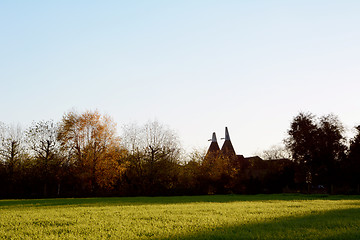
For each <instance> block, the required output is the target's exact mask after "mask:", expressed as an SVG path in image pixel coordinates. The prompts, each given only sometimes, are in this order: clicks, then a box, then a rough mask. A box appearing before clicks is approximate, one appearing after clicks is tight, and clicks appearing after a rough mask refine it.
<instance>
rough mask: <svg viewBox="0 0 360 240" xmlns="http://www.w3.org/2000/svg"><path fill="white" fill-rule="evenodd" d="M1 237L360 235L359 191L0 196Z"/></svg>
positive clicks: (112, 237)
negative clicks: (338, 193) (341, 193)
mask: <svg viewBox="0 0 360 240" xmlns="http://www.w3.org/2000/svg"><path fill="white" fill-rule="evenodd" d="M0 238H1V239H360V196H327V195H254V196H242V195H225V196H221V195H218V196H193V197H187V196H184V197H134V198H86V199H39V200H0Z"/></svg>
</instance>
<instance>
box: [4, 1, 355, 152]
mask: <svg viewBox="0 0 360 240" xmlns="http://www.w3.org/2000/svg"><path fill="white" fill-rule="evenodd" d="M359 13H360V1H331V0H326V1H325V0H322V1H307V0H305V1H270V0H268V1H265V0H264V1H245V0H244V1H205V0H203V1H202V0H197V1H196V0H195V1H194V0H192V1H10V0H9V1H6V0H5V1H1V2H0V33H1V35H0V83H1V87H0V89H1V92H0V109H1V115H0V116H1V118H0V121H1V122H5V123H20V124H22V125H23V126H28V125H29V124H30V123H31V122H32V121H39V120H48V119H53V120H55V121H59V120H60V119H61V117H62V115H63V114H64V113H65V112H67V111H69V110H70V109H73V108H75V109H77V110H78V111H83V110H87V109H90V110H95V109H98V110H99V111H100V112H101V113H106V114H109V115H110V116H112V117H113V119H114V121H115V122H116V123H117V124H118V127H119V129H121V126H122V125H123V124H127V123H129V122H137V123H139V124H142V123H145V122H147V121H148V120H151V119H157V120H158V121H160V122H162V123H164V124H166V125H168V126H169V127H170V128H172V129H174V130H175V131H176V132H177V133H178V134H179V137H180V139H181V142H182V144H183V146H184V148H185V149H188V150H191V148H207V147H208V146H209V142H208V141H207V140H208V139H210V138H211V134H212V132H214V131H215V132H216V133H217V137H218V140H219V144H220V146H221V144H222V141H220V138H221V137H224V129H225V126H227V127H228V128H229V132H230V137H231V140H232V142H233V145H234V148H235V150H236V152H237V153H238V154H243V155H245V156H251V155H253V154H254V153H257V152H260V151H262V150H264V149H267V148H269V147H270V146H271V145H274V144H279V143H281V142H282V140H283V139H284V138H285V136H286V131H287V129H288V128H289V126H290V122H291V120H292V118H293V117H294V116H295V115H297V114H298V113H299V111H308V112H311V113H313V114H315V115H317V116H321V115H324V114H329V113H334V114H336V115H338V116H339V118H340V120H341V121H342V122H343V123H344V125H345V126H346V127H348V129H349V130H350V129H351V128H352V127H353V126H355V125H356V124H360V97H359V94H358V93H359V89H360V81H359V76H360V27H359V26H360V14H359Z"/></svg>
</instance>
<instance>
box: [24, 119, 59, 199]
mask: <svg viewBox="0 0 360 240" xmlns="http://www.w3.org/2000/svg"><path fill="white" fill-rule="evenodd" d="M57 135H58V126H57V124H56V123H54V122H53V121H39V122H34V123H33V124H32V126H31V127H30V128H29V129H28V131H27V132H26V140H27V143H28V146H29V148H30V150H31V154H32V156H33V158H34V159H35V162H36V166H37V168H38V169H39V173H38V174H39V175H40V176H41V178H42V181H43V182H44V196H46V195H47V188H48V182H49V181H51V179H53V178H55V179H56V181H57V187H58V190H57V193H58V195H59V194H60V175H61V172H60V170H61V167H60V165H61V157H60V154H59V150H60V143H59V141H58V140H57Z"/></svg>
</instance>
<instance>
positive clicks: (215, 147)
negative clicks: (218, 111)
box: [207, 133, 220, 154]
mask: <svg viewBox="0 0 360 240" xmlns="http://www.w3.org/2000/svg"><path fill="white" fill-rule="evenodd" d="M218 151H220V147H219V144H218V143H217V139H216V134H215V133H213V135H212V138H211V144H210V147H209V150H208V152H207V153H208V154H209V153H213V152H218Z"/></svg>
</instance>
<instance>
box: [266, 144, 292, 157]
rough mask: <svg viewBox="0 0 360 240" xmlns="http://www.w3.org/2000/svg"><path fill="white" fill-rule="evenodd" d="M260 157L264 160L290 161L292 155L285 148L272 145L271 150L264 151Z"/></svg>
mask: <svg viewBox="0 0 360 240" xmlns="http://www.w3.org/2000/svg"><path fill="white" fill-rule="evenodd" d="M260 157H261V158H263V159H264V160H273V159H289V158H291V153H290V152H289V151H288V150H287V149H286V147H285V146H281V145H272V146H271V147H270V148H269V149H266V150H264V151H263V152H262V153H261V154H260Z"/></svg>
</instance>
